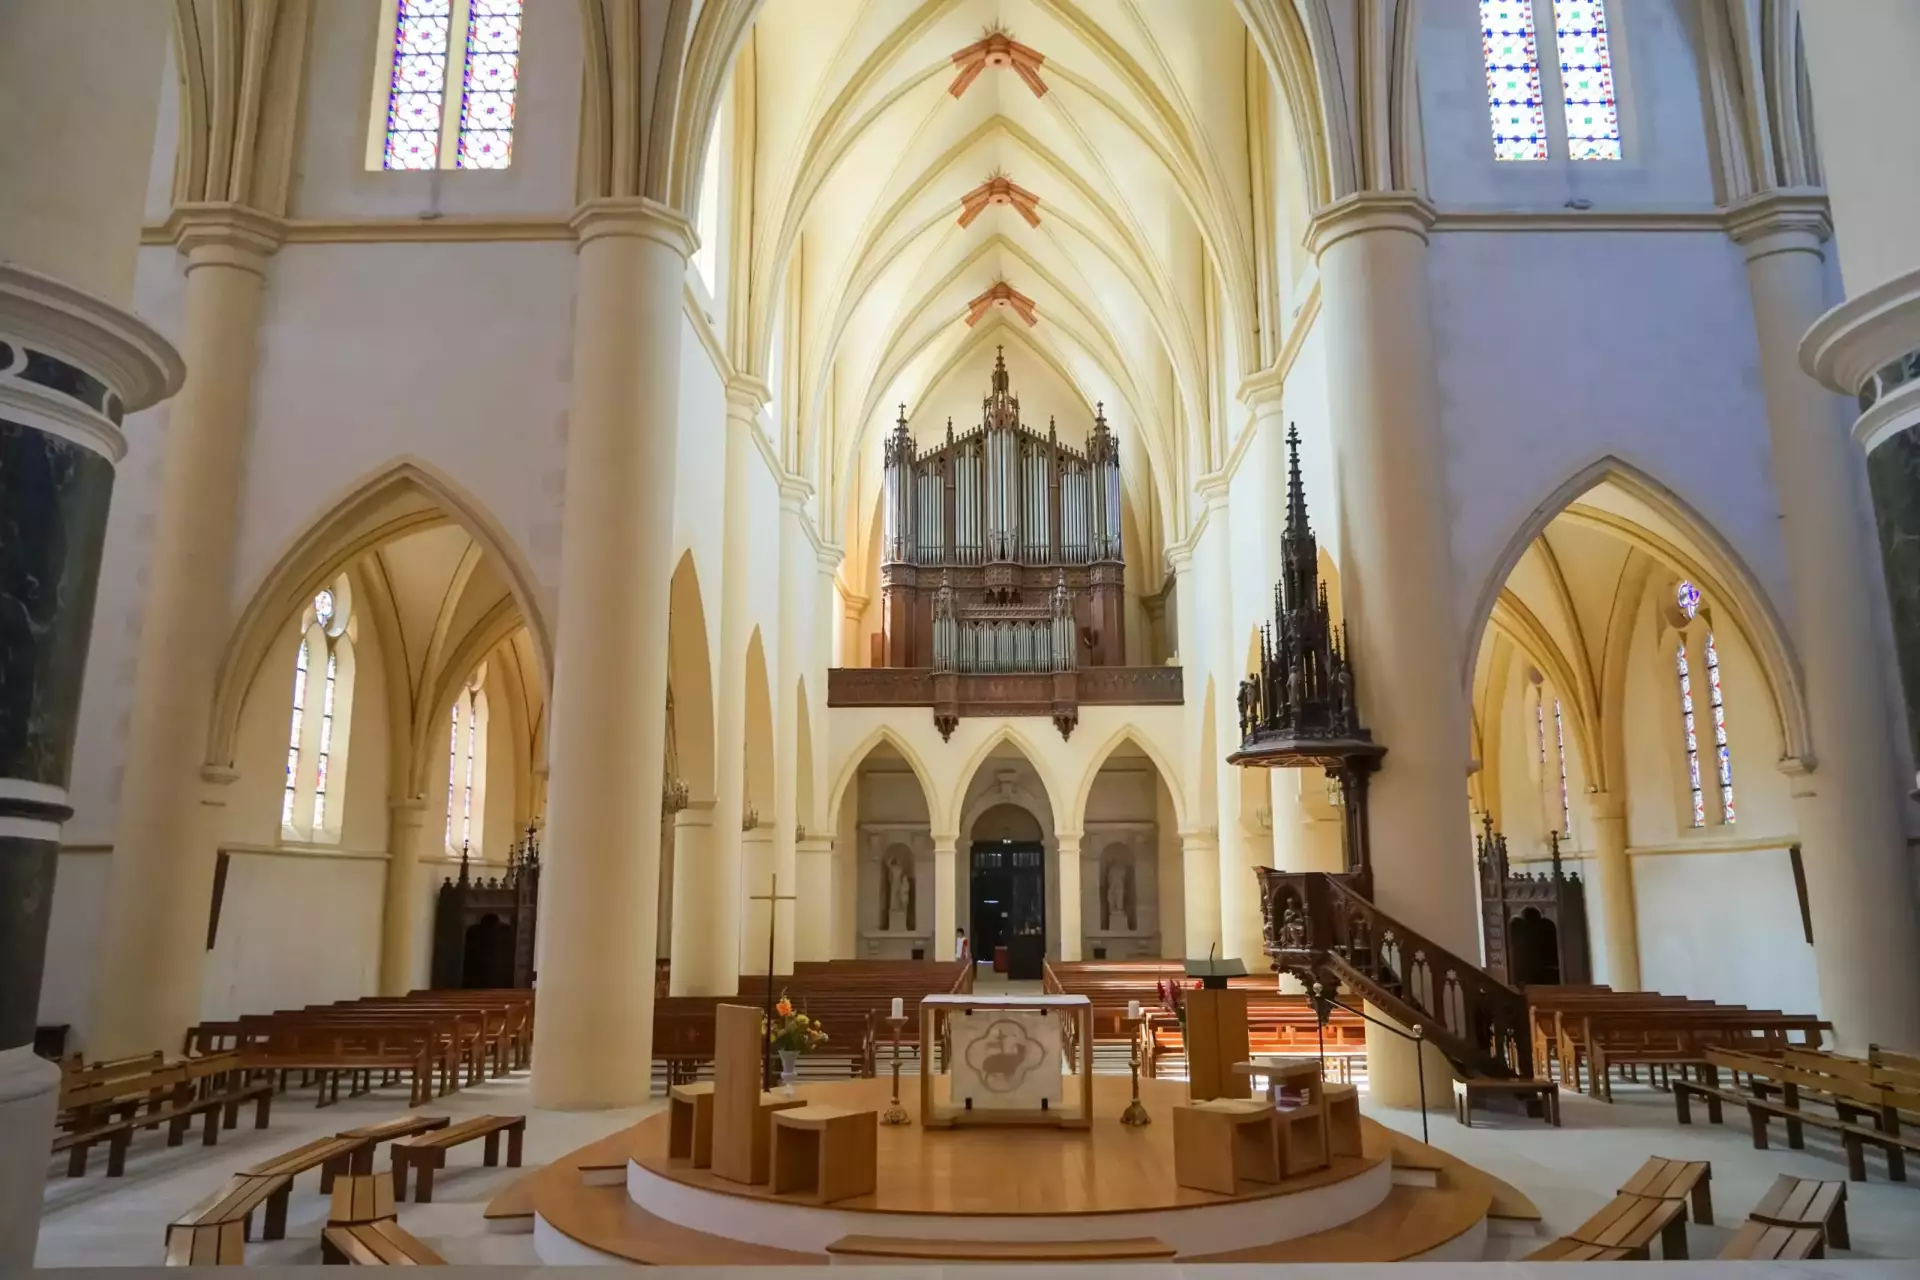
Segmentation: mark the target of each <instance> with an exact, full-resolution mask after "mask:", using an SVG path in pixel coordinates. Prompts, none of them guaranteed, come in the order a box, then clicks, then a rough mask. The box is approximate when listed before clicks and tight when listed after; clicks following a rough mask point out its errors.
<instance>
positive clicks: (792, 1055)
mask: <svg viewBox="0 0 1920 1280" xmlns="http://www.w3.org/2000/svg"><path fill="white" fill-rule="evenodd" d="M799 1071H800V1051H799V1050H798V1049H782V1050H780V1087H781V1088H782V1089H784V1090H785V1091H786V1095H787V1096H788V1097H789V1098H791V1097H792V1096H793V1084H794V1079H795V1077H796V1076H797V1075H798V1074H799Z"/></svg>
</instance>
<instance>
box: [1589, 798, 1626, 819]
mask: <svg viewBox="0 0 1920 1280" xmlns="http://www.w3.org/2000/svg"><path fill="white" fill-rule="evenodd" d="M1587 812H1588V813H1589V814H1590V815H1592V817H1593V820H1594V821H1595V822H1620V821H1624V820H1625V819H1626V816H1627V798H1626V796H1624V795H1622V794H1621V793H1620V792H1618V791H1589V792H1587Z"/></svg>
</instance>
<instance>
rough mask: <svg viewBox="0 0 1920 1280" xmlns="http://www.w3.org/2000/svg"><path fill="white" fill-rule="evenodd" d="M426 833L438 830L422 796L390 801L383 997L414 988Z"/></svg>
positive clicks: (382, 951) (383, 924) (382, 934)
mask: <svg viewBox="0 0 1920 1280" xmlns="http://www.w3.org/2000/svg"><path fill="white" fill-rule="evenodd" d="M430 832H431V833H434V834H439V830H438V828H437V827H436V826H435V825H434V824H433V823H431V822H429V821H428V808H427V802H426V801H425V800H423V799H420V798H418V797H413V798H409V799H405V800H395V801H394V802H393V803H392V804H391V805H389V806H388V809H387V900H386V907H385V910H384V911H383V912H382V915H381V923H380V994H381V995H383V996H403V995H405V994H407V992H409V991H411V990H413V988H414V979H415V976H416V970H415V969H414V956H415V955H416V954H418V951H419V937H420V932H419V927H420V896H421V894H420V880H421V874H420V864H421V863H422V862H423V861H425V855H426V853H427V850H428V849H429V848H430V847H431V846H430V845H429V844H428V833H430Z"/></svg>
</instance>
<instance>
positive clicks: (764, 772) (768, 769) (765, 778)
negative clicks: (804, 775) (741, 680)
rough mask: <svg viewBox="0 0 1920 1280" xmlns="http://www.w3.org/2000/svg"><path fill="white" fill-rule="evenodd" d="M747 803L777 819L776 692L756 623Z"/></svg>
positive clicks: (750, 661) (751, 642)
mask: <svg viewBox="0 0 1920 1280" xmlns="http://www.w3.org/2000/svg"><path fill="white" fill-rule="evenodd" d="M746 680H747V719H746V726H747V737H746V741H745V742H744V743H743V744H742V748H743V749H744V750H745V751H746V753H747V767H746V772H745V775H744V776H745V778H746V788H747V803H748V804H750V805H751V806H753V808H754V810H755V812H757V813H758V814H759V815H760V819H761V821H763V822H768V823H771V822H772V821H773V770H774V733H773V692H772V689H771V687H770V686H769V684H768V681H767V651H766V646H765V645H764V644H763V643H762V641H761V639H760V628H758V627H755V628H754V629H753V634H752V635H750V636H748V637H747V665H746Z"/></svg>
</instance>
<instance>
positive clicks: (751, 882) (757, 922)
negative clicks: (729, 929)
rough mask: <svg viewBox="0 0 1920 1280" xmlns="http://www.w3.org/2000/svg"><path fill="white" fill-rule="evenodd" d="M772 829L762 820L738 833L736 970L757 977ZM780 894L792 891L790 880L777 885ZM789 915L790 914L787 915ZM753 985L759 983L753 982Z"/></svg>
mask: <svg viewBox="0 0 1920 1280" xmlns="http://www.w3.org/2000/svg"><path fill="white" fill-rule="evenodd" d="M773 858H774V831H773V826H772V820H771V819H764V820H762V821H761V823H760V825H759V826H757V827H755V828H753V830H751V831H742V832H741V833H740V876H741V888H740V898H739V899H738V901H739V912H740V972H741V973H742V974H749V973H751V974H755V975H757V976H760V977H764V976H766V973H767V922H768V920H769V919H771V918H772V917H771V916H769V914H768V911H767V907H768V900H767V897H766V894H767V890H768V888H769V887H770V886H771V885H772V877H773V874H774V864H773ZM779 889H780V893H781V895H782V896H783V897H784V896H785V895H787V894H790V893H792V892H793V890H794V886H793V882H792V881H791V880H782V881H781V882H780V885H779ZM789 918H791V917H789ZM792 945H793V944H792V939H791V938H789V939H788V943H787V947H788V950H787V956H788V959H787V967H786V972H788V973H792V972H793V959H792V956H793V951H792ZM773 960H774V964H773V972H775V973H779V972H781V969H780V938H779V935H778V934H776V935H775V936H774V957H773ZM752 985H753V986H755V987H757V986H759V985H760V984H759V983H754V984H752Z"/></svg>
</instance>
